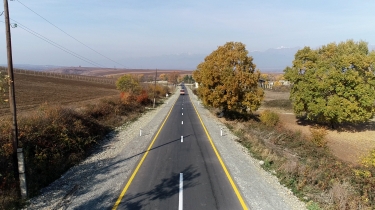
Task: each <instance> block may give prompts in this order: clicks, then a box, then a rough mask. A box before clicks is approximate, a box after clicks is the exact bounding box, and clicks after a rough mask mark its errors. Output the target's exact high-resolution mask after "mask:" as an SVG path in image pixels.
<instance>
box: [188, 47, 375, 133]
mask: <svg viewBox="0 0 375 210" xmlns="http://www.w3.org/2000/svg"><path fill="white" fill-rule="evenodd" d="M292 64H293V65H292V66H291V67H289V66H288V67H286V68H285V70H284V73H285V74H284V77H285V79H286V80H288V81H289V82H290V83H291V84H292V88H291V92H290V99H291V101H292V104H293V110H294V112H295V114H296V115H297V116H300V117H305V118H306V119H307V120H310V121H315V122H318V123H323V124H327V123H328V124H331V125H332V126H333V125H334V124H341V123H347V122H349V123H360V122H366V121H368V120H370V119H372V118H373V117H374V113H375V105H374V104H375V52H374V51H370V50H369V49H368V44H367V43H366V42H364V41H359V42H355V41H353V40H348V41H345V42H340V43H338V44H336V43H329V44H327V45H323V46H322V47H320V48H317V49H311V48H310V47H304V48H303V49H301V50H298V52H297V53H296V54H295V58H294V60H293V62H292ZM265 76H266V75H265V74H261V73H260V71H259V70H257V69H256V65H255V64H254V63H253V58H252V57H251V56H249V55H248V51H247V50H246V48H245V45H244V44H242V43H241V42H227V43H226V44H225V45H223V46H219V47H218V48H217V49H216V50H215V51H213V52H212V53H211V54H210V55H208V56H207V57H206V58H205V59H204V61H203V62H202V63H200V64H199V65H198V66H197V69H196V70H195V71H194V72H193V78H194V79H195V80H196V82H198V83H199V88H198V90H197V94H198V96H199V97H200V98H201V99H202V101H203V103H204V104H205V105H207V106H211V107H215V108H221V109H222V110H223V111H224V112H226V111H237V112H243V113H252V112H253V111H256V110H257V109H258V108H259V107H260V105H261V102H262V100H263V97H264V92H263V90H262V89H261V88H260V87H259V86H258V82H259V79H260V78H262V77H263V78H264V77H265ZM283 79H284V78H283Z"/></svg>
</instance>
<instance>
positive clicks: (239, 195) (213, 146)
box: [189, 94, 248, 210]
mask: <svg viewBox="0 0 375 210" xmlns="http://www.w3.org/2000/svg"><path fill="white" fill-rule="evenodd" d="M189 98H190V94H189ZM190 101H192V100H191V98H190ZM191 104H193V107H194V109H195V112H196V113H197V115H198V118H199V121H200V122H201V124H202V127H203V129H204V131H205V132H206V135H207V138H208V140H209V141H210V143H211V146H212V148H213V150H214V152H215V154H216V157H217V159H219V162H220V164H221V167H222V168H223V170H224V172H225V174H226V175H227V178H228V180H229V183H230V184H231V186H232V188H233V190H234V193H235V194H236V195H237V198H238V200H239V201H240V203H241V206H242V208H243V209H244V210H247V209H248V208H247V206H246V204H245V201H244V199H243V198H242V196H241V193H240V191H239V190H238V188H237V186H236V184H235V183H234V181H233V179H232V177H231V175H230V174H229V171H228V170H227V167H226V166H225V164H224V162H223V160H222V159H221V157H220V154H219V152H218V151H217V149H216V147H215V145H214V143H213V141H212V139H211V136H210V134H208V131H207V129H206V126H205V125H204V123H203V121H202V118H201V116H200V115H199V113H198V110H197V108H196V107H195V105H194V103H193V102H191Z"/></svg>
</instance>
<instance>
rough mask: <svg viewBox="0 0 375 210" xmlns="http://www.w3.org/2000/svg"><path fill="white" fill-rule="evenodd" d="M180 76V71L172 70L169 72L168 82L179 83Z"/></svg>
mask: <svg viewBox="0 0 375 210" xmlns="http://www.w3.org/2000/svg"><path fill="white" fill-rule="evenodd" d="M179 76H180V74H179V73H178V72H175V71H174V72H171V73H169V74H168V82H170V83H172V84H177V83H178V77H179Z"/></svg>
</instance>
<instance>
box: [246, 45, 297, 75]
mask: <svg viewBox="0 0 375 210" xmlns="http://www.w3.org/2000/svg"><path fill="white" fill-rule="evenodd" d="M299 49H300V48H299V47H293V48H284V47H281V48H276V49H268V50H266V51H252V52H250V53H249V55H251V56H252V57H253V58H254V60H253V62H254V63H255V64H256V65H257V68H259V69H260V70H261V71H262V72H282V71H283V70H284V69H285V67H287V66H291V65H292V61H293V60H294V55H295V54H296V52H297V51H298V50H299Z"/></svg>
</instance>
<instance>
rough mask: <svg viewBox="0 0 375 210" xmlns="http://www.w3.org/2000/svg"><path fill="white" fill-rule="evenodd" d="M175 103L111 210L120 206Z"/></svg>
mask: <svg viewBox="0 0 375 210" xmlns="http://www.w3.org/2000/svg"><path fill="white" fill-rule="evenodd" d="M177 99H178V97H177ZM176 102H177V100H176V101H175V102H174V104H173V105H172V107H171V109H170V110H169V112H168V115H167V117H166V118H165V119H164V122H163V124H161V126H160V128H159V130H158V132H157V133H156V135H155V137H154V139H153V140H152V142H151V144H150V146H148V148H147V150H146V152H145V154H144V155H143V157H142V159H141V161H139V163H138V165H137V167H136V168H135V170H134V172H133V174H132V175H131V177H130V179H129V181H128V182H127V183H126V185H125V187H124V189H123V190H122V192H121V194H120V196H119V197H118V198H117V201H116V203H115V205H114V206H113V207H112V210H116V209H117V207H118V205H120V203H121V200H122V198H123V197H124V195H125V193H126V191H127V190H128V188H129V186H130V184H131V183H132V181H133V179H134V177H135V175H137V172H138V170H139V168H140V167H141V165H142V163H143V161H144V160H145V159H146V157H147V155H148V152H149V151H150V150H151V148H152V145H153V144H154V142H155V140H156V138H157V137H158V135H159V133H160V131H161V129H162V128H163V126H164V124H165V122H166V121H167V119H168V117H169V115H170V114H171V112H172V109H173V107H174V105H175V104H176Z"/></svg>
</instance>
